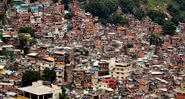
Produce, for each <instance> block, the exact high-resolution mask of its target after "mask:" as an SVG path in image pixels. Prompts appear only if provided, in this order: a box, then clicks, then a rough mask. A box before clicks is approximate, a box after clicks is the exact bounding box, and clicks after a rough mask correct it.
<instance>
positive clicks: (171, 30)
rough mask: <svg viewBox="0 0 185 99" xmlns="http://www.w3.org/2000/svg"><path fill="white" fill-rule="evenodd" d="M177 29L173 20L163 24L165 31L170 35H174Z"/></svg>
mask: <svg viewBox="0 0 185 99" xmlns="http://www.w3.org/2000/svg"><path fill="white" fill-rule="evenodd" d="M175 30H176V26H175V24H174V23H173V22H171V21H167V22H165V23H164V25H163V32H164V33H165V34H168V35H174V34H175Z"/></svg>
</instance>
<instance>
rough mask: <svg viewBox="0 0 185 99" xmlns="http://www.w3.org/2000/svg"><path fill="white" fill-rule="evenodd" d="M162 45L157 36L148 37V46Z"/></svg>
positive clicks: (160, 39) (153, 34)
mask: <svg viewBox="0 0 185 99" xmlns="http://www.w3.org/2000/svg"><path fill="white" fill-rule="evenodd" d="M162 43H163V40H162V38H160V35H159V34H155V33H152V34H151V35H150V44H151V45H156V46H161V45H162Z"/></svg>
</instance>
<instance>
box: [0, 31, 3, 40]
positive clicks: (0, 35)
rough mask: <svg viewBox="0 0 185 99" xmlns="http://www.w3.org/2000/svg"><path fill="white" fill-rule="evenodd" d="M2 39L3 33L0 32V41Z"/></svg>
mask: <svg viewBox="0 0 185 99" xmlns="http://www.w3.org/2000/svg"><path fill="white" fill-rule="evenodd" d="M1 40H3V33H2V32H0V41H1Z"/></svg>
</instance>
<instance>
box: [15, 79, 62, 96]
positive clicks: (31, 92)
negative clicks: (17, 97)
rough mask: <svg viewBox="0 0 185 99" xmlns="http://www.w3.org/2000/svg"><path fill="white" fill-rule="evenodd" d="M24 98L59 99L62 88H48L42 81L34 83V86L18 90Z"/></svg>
mask: <svg viewBox="0 0 185 99" xmlns="http://www.w3.org/2000/svg"><path fill="white" fill-rule="evenodd" d="M18 90H19V91H20V92H22V93H23V94H22V95H23V97H25V98H30V99H59V93H60V92H61V88H60V87H58V86H56V85H51V86H46V85H43V82H42V81H37V82H33V83H32V86H27V87H21V88H18Z"/></svg>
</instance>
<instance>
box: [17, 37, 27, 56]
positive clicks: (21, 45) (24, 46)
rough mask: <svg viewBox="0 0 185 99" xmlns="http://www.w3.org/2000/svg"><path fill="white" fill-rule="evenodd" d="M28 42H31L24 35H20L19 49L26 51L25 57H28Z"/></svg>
mask: <svg viewBox="0 0 185 99" xmlns="http://www.w3.org/2000/svg"><path fill="white" fill-rule="evenodd" d="M28 41H29V37H27V36H25V35H23V34H20V35H19V48H20V49H21V50H23V51H24V55H26V54H27V53H28V50H29V48H28Z"/></svg>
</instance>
